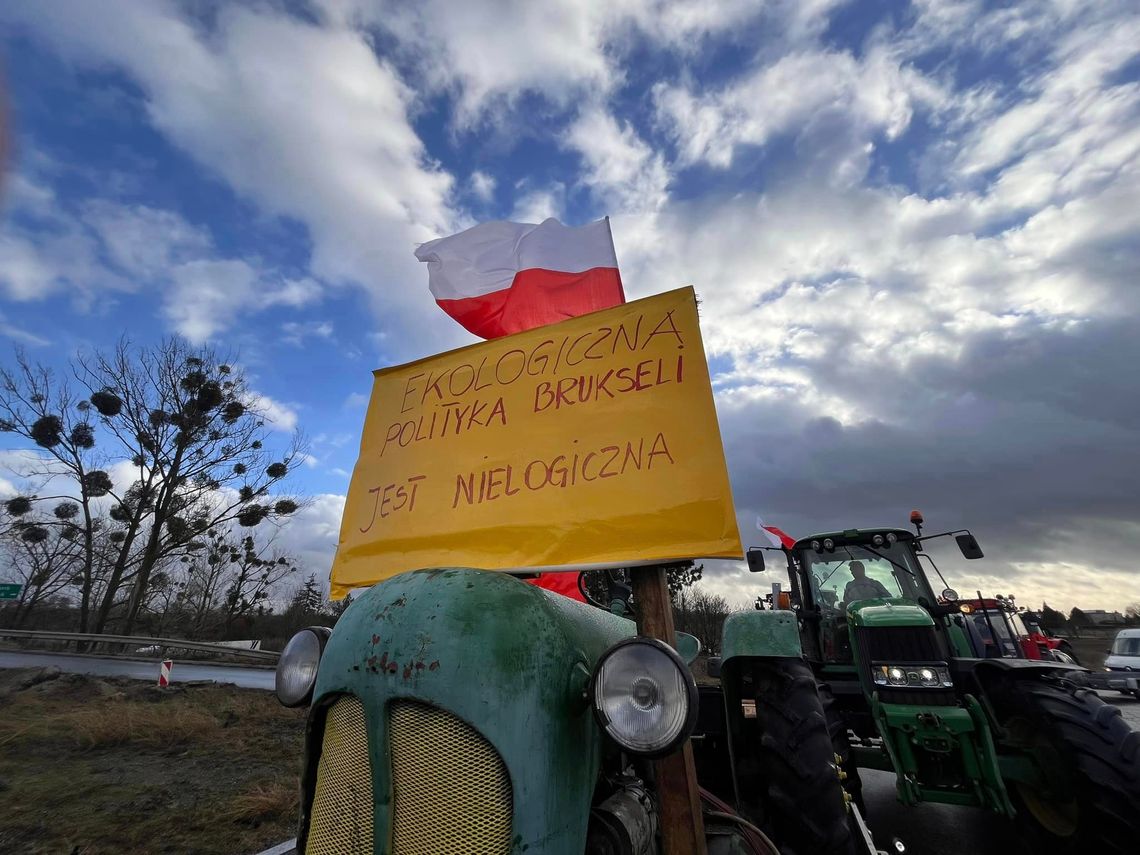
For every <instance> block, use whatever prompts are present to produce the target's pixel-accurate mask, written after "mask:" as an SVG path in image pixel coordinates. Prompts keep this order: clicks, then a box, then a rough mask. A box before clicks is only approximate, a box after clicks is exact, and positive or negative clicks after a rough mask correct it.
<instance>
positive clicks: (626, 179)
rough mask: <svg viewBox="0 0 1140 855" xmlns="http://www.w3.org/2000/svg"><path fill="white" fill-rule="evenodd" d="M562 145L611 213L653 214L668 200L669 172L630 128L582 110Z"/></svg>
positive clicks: (659, 156)
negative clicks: (578, 162) (579, 158)
mask: <svg viewBox="0 0 1140 855" xmlns="http://www.w3.org/2000/svg"><path fill="white" fill-rule="evenodd" d="M566 144H567V145H568V146H569V147H570V148H573V149H575V150H577V151H578V152H579V153H580V154H581V156H582V161H583V165H584V166H585V167H586V172H585V174H584V175H583V176H582V181H583V182H584V183H585V184H587V185H588V186H589V187H590V188H591V189H592V190H593V191H594V193H595V194H596V195H597V196H598V197H599V198H600V199H601V200H602V201H603V202H604V203H605V204H607V205H611V206H612V212H613V213H619V212H652V211H656V210H658V209H660V208H661V207H662V206H663V205H664V204H665V202H666V200H667V199H668V193H667V190H666V188H667V186H668V184H669V171H668V169H667V168H666V166H665V158H664V155H663V154H662V153H661V152H654V151H653V149H652V148H651V147H650V146H649V145H648V144H647V143H646V142H644V141H643V140H642V139H641V138H640V137H639V136H638V135H637V132H636V131H635V130H634V129H633V127H632V126H630V125H629V124H628V123H625V124H619V123H618V121H617V120H616V119H615V118H614V117H613V116H612V115H610V114H609V113H607V112H606V111H605V110H604V109H602V108H601V107H592V108H589V109H586V110H584V111H583V112H582V113H581V114H579V116H578V118H577V119H576V120H575V121H574V123H573V124H571V126H570V128H569V130H568V132H567V135H566Z"/></svg>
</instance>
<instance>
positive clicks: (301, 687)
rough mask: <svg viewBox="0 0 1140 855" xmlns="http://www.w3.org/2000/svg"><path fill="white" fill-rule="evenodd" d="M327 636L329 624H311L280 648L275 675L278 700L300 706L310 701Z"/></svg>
mask: <svg viewBox="0 0 1140 855" xmlns="http://www.w3.org/2000/svg"><path fill="white" fill-rule="evenodd" d="M328 637H329V631H328V629H327V628H326V627H323V626H314V627H309V628H308V629H303V630H301V631H300V632H298V633H297V634H296V635H294V636H293V637H292V638H290V639H289V643H288V644H286V645H285V649H284V650H283V651H281V656H280V658H279V659H278V660H277V673H276V674H275V676H274V691H275V692H276V693H277V700H279V701H280V702H281V703H282V704H284V705H285V706H287V707H299V706H301V705H302V704H306V703H308V702H309V698H310V697H311V696H312V694H313V686H314V685H315V684H316V682H317V666H318V665H320V662H321V653H322V652H324V649H325V641H326V640H327V639H328Z"/></svg>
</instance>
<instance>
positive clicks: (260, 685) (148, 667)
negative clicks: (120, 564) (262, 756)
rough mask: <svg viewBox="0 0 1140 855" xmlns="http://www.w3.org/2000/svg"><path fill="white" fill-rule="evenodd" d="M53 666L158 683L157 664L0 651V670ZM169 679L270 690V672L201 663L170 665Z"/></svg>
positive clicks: (156, 662)
mask: <svg viewBox="0 0 1140 855" xmlns="http://www.w3.org/2000/svg"><path fill="white" fill-rule="evenodd" d="M47 666H54V667H56V668H59V669H60V670H61V671H67V672H69V673H72V674H94V675H95V676H97V677H131V678H134V679H136V680H150V681H152V682H156V683H157V682H158V666H159V662H158V660H157V659H156V660H154V661H153V662H147V661H140V660H138V659H116V658H110V657H100V656H75V655H69V654H66V653H40V652H30V651H16V650H0V668H39V667H47ZM170 679H171V681H172V682H175V683H189V682H193V681H195V680H210V681H212V682H214V683H233V684H234V685H236V686H241V687H243V688H246V689H269V690H270V691H272V689H273V670H272V669H270V668H256V667H253V668H251V667H243V666H240V665H209V664H205V663H202V662H179V661H178V660H175V661H174V667H173V668H172V669H171V671H170Z"/></svg>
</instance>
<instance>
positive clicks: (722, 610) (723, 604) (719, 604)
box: [673, 587, 730, 654]
mask: <svg viewBox="0 0 1140 855" xmlns="http://www.w3.org/2000/svg"><path fill="white" fill-rule="evenodd" d="M729 611H730V609H729V605H728V600H726V599H725V598H724V597H722V596H720V595H719V594H712V593H709V592H708V591H706V590H704V589H703V588H700V587H694V588H693V589H692V590H691V591H689V592H688V593H687V594H686V596H685V598H684V601H683V604H674V606H673V616H674V618H673V619H674V623H675V625H676V627H677V629H678V630H679V631H681V632H687V633H689V634H690V635H695V636H696V637H697V638H699V639H700V641H701V647H702V648H703V649H704V650H705V651H707V652H708V653H713V654H715V653H717V652H718V651H719V650H720V636H721V630H722V629H723V628H724V621H725V618H727V617H728V614H729Z"/></svg>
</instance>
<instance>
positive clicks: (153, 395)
mask: <svg viewBox="0 0 1140 855" xmlns="http://www.w3.org/2000/svg"><path fill="white" fill-rule="evenodd" d="M72 371H73V374H74V379H75V380H76V381H77V382H78V384H79V387H81V388H82V389H83V390H84V395H85V397H84V398H83V399H82V400H80V399H78V398H77V397H76V396H75V395H74V394H73V392H72V389H71V387H70V386H69V385H68V384H67V383H54V382H53V378H52V375H51V372H50V371H48V370H47V369H44V368H41V367H39V366H31V365H30V364H29V363H28V362H27V360H26V359H25V358H24V357H23V355H22V354H18V355H17V369H16V370H15V371H11V372H9V371H3V372H0V416H2V417H3V418H4V421H3V422H2V423H0V428H3V429H5V430H8V431H12V432H15V433H17V434H20V435H22V436H25V437H26V438H28V439H30V440H31V441H32V442H33V443H35V445H36V446H38V448H40V449H43V452H41V454H42V455H43V459H44V460H45V462H46V463H48V464H51V466H50V467H47V466H45V467H44V471H43V472H41V473H40V474H41V475H42V476H43V477H45V478H46V477H49V476H55V477H60V476H63V477H64V478H65V479H66V480H68V481H69V482H70V484H71V485H72V487H73V492H74V493H75V494H76V495H75V497H74V498H72V497H70V496H67V497H64V498H66V499H70V500H72V501H74V502H75V503H76V504H77V505H78V506H79V507H80V511H81V518H80V520H79V521H78V522H77V523H76V524H77V525H78V526H79V528H80V532H81V534H82V542H83V546H84V550H83V563H82V569H81V574H80V575H81V576H82V580H83V581H82V584H81V596H80V600H81V619H80V623H81V627H82V628H83V629H85V630H93V631H95V632H102V631H103V630H104V629H105V628H106V627H107V626H108V625H109V623H110V622H111V621H112V620H117V622H118V624H119V626H120V628H121V629H122V631H123V632H126V633H129V632H130V631H131V630H132V628H133V627H134V625H135V623H136V621H137V619H138V616H139V614H140V611H141V610H142V608H143V606H144V604H145V603H146V602H147V598H148V595H149V593H150V592H151V587H152V584H153V577H154V574H155V573H156V572H159V570H160V568H161V567H163V566H164V565H165V563H166V562H168V561H169V560H170V559H172V558H175V557H178V556H181V555H185V554H189V553H190V552H193V551H194V550H195V549H196V548H200V547H199V546H198V544H200V543H201V540H200V538H201V537H202V536H203V535H205V534H206V533H207V532H209V531H211V530H213V529H215V528H216V527H219V526H223V527H224V526H228V525H229V524H231V523H234V524H237V525H239V526H244V527H248V528H252V527H253V526H256V525H259V524H260V523H262V522H264V521H269V522H275V521H278V520H280V519H282V518H284V517H287V516H288V515H290V514H292V513H294V512H295V511H296V510H297V509H298V508H299V507H300V504H301V503H300V501H299V500H298V499H297V497H295V496H290V495H282V494H280V493H278V492H277V491H278V490H279V489H280V487H281V486H282V481H283V480H284V479H285V478H286V477H287V476H288V474H289V472H290V470H291V468H292V465H293V463H294V462H295V461H296V460H297V458H298V457H299V456H300V455H302V454H303V453H304V441H303V438H302V437H301V436H300V435H299V434H298V435H295V436H294V438H293V441H292V442H291V443H290V444H289V445H288V447H287V448H286V449H285V450H284V452H283V453H280V454H277V455H273V454H271V453H270V451H269V450H268V449H267V448H266V446H265V443H266V440H267V439H268V431H267V429H266V426H265V422H264V418H263V415H262V413H261V411H260V410H259V407H258V398H257V396H256V395H254V394H253V393H252V392H251V391H250V390H249V388H248V386H247V384H246V382H245V379H244V377H243V376H242V373H241V372H240V371H238V370H236V369H234V368H233V366H232V365H231V364H230V363H229V362H228V361H226V360H225V359H223V358H222V357H220V356H219V355H218V354H217V353H216V352H215V351H213V350H212V349H210V348H191V347H190V346H189V345H187V344H186V343H185V342H183V341H182V340H180V339H168V340H167V341H164V342H163V343H161V344H159V345H157V346H155V347H150V348H142V347H134V346H132V345H131V344H130V343H129V342H128V341H125V340H124V341H122V342H120V344H119V345H118V346H117V347H116V348H115V349H114V350H113V351H112V352H110V353H103V352H95V353H93V354H90V355H87V356H84V357H81V358H79V359H78V360H76V361H75V362H74V363H73V365H72ZM97 439H98V440H99V449H100V450H101V452H102V453H101V455H100V456H98V457H97V456H96V451H95V449H96V440H97ZM123 463H128V464H129V467H130V468H131V469H132V470H133V477H132V478H131V479H130V481H129V483H126V484H121V485H116V484H114V483H113V482H112V479H111V476H110V475H109V474H108V470H112V471H114V465H113V464H119V468H122V464H123ZM104 497H106V498H104ZM26 498H29V499H30V500H36V499H37V498H38V497H35V496H32V497H26ZM57 498H58V497H57ZM97 501H101V502H102V503H104V504H106V503H107V502H110V507H109V508H108V509H107V511H106V513H107V517H108V519H107V521H106V524H105V525H103V524H102V521H101V520H100V519H99V517H98V513H97V511H96V509H95V508H94V506H93V505H94V504H95V503H96V502H97ZM100 531H102V532H103V533H102V535H100ZM100 544H102V546H103V547H105V549H104V550H103V551H101V550H100V548H99V547H100ZM97 589H98V590H97Z"/></svg>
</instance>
